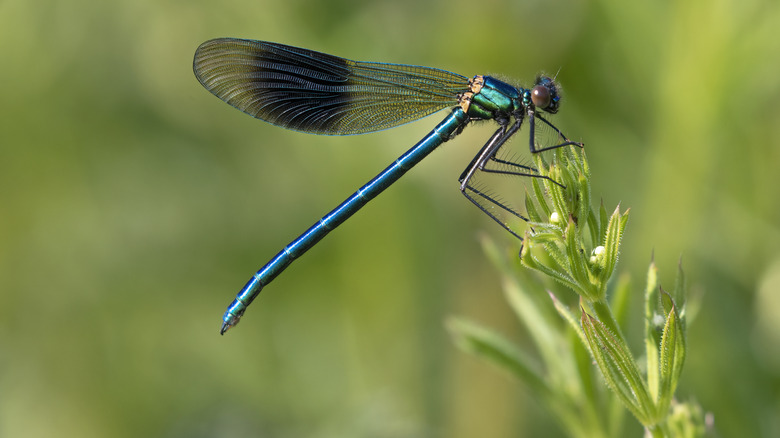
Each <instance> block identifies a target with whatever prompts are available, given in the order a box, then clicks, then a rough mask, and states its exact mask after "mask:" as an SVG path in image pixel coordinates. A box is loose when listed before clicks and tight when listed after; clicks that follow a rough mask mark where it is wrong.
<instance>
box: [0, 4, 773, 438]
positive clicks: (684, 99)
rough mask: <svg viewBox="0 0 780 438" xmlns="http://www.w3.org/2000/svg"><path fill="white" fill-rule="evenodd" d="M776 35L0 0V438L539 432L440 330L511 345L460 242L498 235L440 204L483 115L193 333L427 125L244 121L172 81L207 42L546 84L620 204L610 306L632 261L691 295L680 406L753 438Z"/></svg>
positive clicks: (689, 14) (521, 12)
mask: <svg viewBox="0 0 780 438" xmlns="http://www.w3.org/2000/svg"><path fill="white" fill-rule="evenodd" d="M778 29H780V3H779V2H776V1H771V0H763V1H762V0H739V1H737V0H715V1H712V0H706V1H705V0H688V1H657V2H627V1H624V0H602V1H595V2H586V1H576V0H570V1H533V0H528V1H501V0H495V1H491V0H482V1H480V2H473V1H472V2H469V1H464V0H448V1H430V2H421V1H419V0H415V1H409V0H397V1H392V2H390V1H388V2H374V1H365V0H335V1H328V2H312V1H304V0H286V1H283V2H270V1H268V0H252V1H247V0H225V1H222V2H205V1H192V2H187V1H170V0H162V1H160V0H156V1H151V0H119V1H112V2H96V1H85V0H72V1H70V2H55V1H37V2H32V1H27V0H6V1H3V2H0V36H1V38H0V53H1V54H2V67H0V84H2V91H0V187H1V188H0V211H1V213H0V290H1V291H2V293H0V436H1V437H51V436H56V437H139V436H149V437H238V436H242V437H243V436H268V437H453V438H456V437H474V436H484V437H509V436H512V437H517V436H529V437H530V436H559V435H560V433H561V432H560V429H559V428H558V427H557V425H556V424H555V422H554V420H553V419H552V418H551V417H550V416H549V415H548V414H547V413H546V412H545V411H544V410H543V409H542V408H541V407H540V406H538V404H537V402H536V401H535V400H533V398H532V397H530V396H529V395H528V393H527V390H526V388H524V387H523V386H522V385H520V384H517V383H515V382H513V381H512V380H511V379H509V378H508V377H507V376H506V375H504V374H502V373H501V372H499V371H497V370H495V369H493V368H492V367H489V366H486V365H485V364H484V363H482V362H480V361H479V360H477V359H475V358H473V357H470V356H467V355H465V354H463V353H461V352H460V351H458V350H457V349H456V348H455V347H454V346H453V345H452V343H451V341H450V339H449V336H448V334H447V332H446V330H445V329H444V327H443V322H444V320H445V319H446V318H447V317H448V316H450V315H462V316H466V317H469V318H471V319H474V320H477V321H481V322H483V323H485V324H486V325H489V326H491V327H496V328H498V329H500V330H502V331H504V332H505V333H507V334H509V335H510V336H511V337H513V339H515V340H517V341H518V342H520V343H523V342H524V338H523V336H524V335H523V333H522V330H520V325H519V323H518V322H517V321H516V320H514V318H513V316H512V313H511V311H510V310H508V308H507V306H506V304H505V303H504V299H503V296H502V293H501V291H500V282H499V280H498V279H497V278H496V277H497V272H496V270H495V269H494V268H493V267H492V266H491V265H490V263H488V262H487V260H486V259H485V257H484V255H483V254H482V252H481V249H480V247H479V244H478V240H477V236H478V235H479V233H483V232H487V233H489V234H491V235H493V236H494V237H495V238H496V239H499V241H500V242H504V244H505V245H506V247H507V249H508V250H511V251H517V249H518V245H517V242H516V241H513V240H512V239H511V238H510V236H508V235H506V234H505V233H503V232H502V231H501V230H500V229H498V227H497V226H495V225H494V224H493V223H491V222H490V220H489V219H488V218H486V217H485V216H484V215H482V214H481V213H480V212H479V211H478V210H477V209H475V208H474V207H473V206H471V205H470V204H469V203H468V202H466V201H465V200H464V199H463V198H462V196H461V194H460V193H459V192H458V188H457V177H458V175H459V174H460V172H461V170H462V169H463V167H464V166H465V164H467V163H468V161H469V160H470V158H471V157H472V155H473V154H474V152H475V150H476V148H478V147H479V146H481V145H482V144H483V142H484V141H485V139H486V138H487V137H488V136H489V135H490V133H492V131H493V129H494V128H493V127H492V126H491V125H489V124H483V125H481V126H473V127H470V128H469V129H467V130H466V132H465V133H464V134H463V135H462V136H460V137H458V139H456V140H455V141H452V142H450V143H448V144H446V145H445V147H443V148H442V150H440V151H437V152H436V153H434V154H432V156H431V157H430V158H428V159H426V160H425V161H424V162H423V163H422V164H420V165H419V167H418V168H416V169H414V170H413V171H412V172H410V173H409V174H408V175H407V176H406V177H404V178H403V179H402V180H401V181H399V182H398V183H397V184H396V185H395V186H393V187H392V188H391V189H390V190H388V191H387V192H386V193H385V194H383V195H382V196H380V197H379V198H377V200H375V201H374V202H372V204H371V205H370V206H369V207H368V208H366V209H365V210H364V211H361V212H360V213H359V214H358V215H357V216H356V217H354V218H352V219H351V220H350V221H349V222H347V224H345V226H344V227H343V228H341V229H339V230H338V231H336V232H334V233H333V234H332V236H331V237H329V238H327V239H325V240H324V241H323V242H321V243H320V244H319V245H318V246H317V247H316V248H315V249H314V250H312V251H311V252H310V253H309V254H308V255H307V256H306V257H304V258H302V259H300V260H299V261H298V262H297V263H296V264H295V265H294V266H293V267H291V268H290V269H289V270H288V271H287V272H285V274H284V275H282V276H281V277H280V278H278V279H277V280H276V282H274V284H273V285H272V287H269V288H268V290H267V291H265V292H264V293H263V294H262V296H261V297H260V298H259V300H258V301H257V302H256V304H255V305H254V306H253V307H252V308H251V310H250V311H249V313H248V314H247V316H246V317H245V318H244V320H243V322H242V324H241V325H240V326H239V327H238V328H237V329H234V330H233V331H231V332H230V333H229V334H228V335H227V336H224V337H220V336H219V335H218V329H219V324H220V317H221V315H222V312H223V311H224V309H225V307H226V305H227V304H228V303H229V302H230V300H232V299H233V297H234V294H235V292H237V290H238V289H239V288H240V287H241V286H242V285H243V284H244V282H245V281H246V280H247V279H248V278H249V276H250V275H251V274H252V273H253V272H254V271H255V270H256V269H257V268H259V267H260V266H261V265H262V264H263V263H265V262H266V260H267V259H268V258H269V257H270V256H272V255H273V254H275V253H276V252H277V251H278V250H279V249H281V248H282V246H283V245H285V244H286V243H287V242H288V241H289V240H290V239H292V238H293V237H295V236H297V235H298V233H300V232H301V231H303V230H304V229H305V228H307V227H308V226H309V225H311V224H312V223H314V221H315V220H316V219H317V218H319V217H320V216H321V215H322V214H323V213H325V212H327V211H328V210H329V209H330V208H332V207H333V206H335V205H336V204H337V203H338V202H341V201H342V200H343V199H344V198H345V197H346V196H347V195H349V194H351V193H352V192H353V190H354V189H356V188H357V187H358V186H359V185H361V184H363V183H364V182H365V181H367V180H368V179H369V178H371V177H372V176H373V175H374V174H376V173H377V172H378V171H379V170H381V169H383V168H384V167H385V166H386V165H387V164H388V163H390V162H391V161H392V160H394V159H395V158H396V157H397V156H398V155H400V154H401V153H402V152H403V151H405V150H406V149H407V148H408V147H409V146H411V145H412V144H414V143H415V142H416V141H417V140H418V139H419V138H420V137H421V136H422V135H424V134H425V133H427V132H428V131H429V130H430V129H431V128H432V127H433V125H435V124H436V123H438V121H439V120H440V119H441V118H443V117H444V113H441V114H438V115H435V116H432V117H430V118H428V119H425V120H423V121H420V122H418V123H415V124H410V125H406V126H404V127H400V128H396V129H393V130H389V131H383V132H381V133H376V134H371V135H363V136H352V137H321V136H312V135H305V134H300V133H295V132H291V131H286V130H283V129H280V128H276V127H273V126H271V125H268V124H265V123H262V122H258V121H256V120H254V119H252V118H250V117H248V116H246V115H244V114H241V113H240V112H238V111H236V110H235V109H233V108H231V107H229V106H228V105H226V104H224V103H222V102H220V101H219V100H217V99H216V98H214V97H213V96H212V95H210V94H209V93H208V92H207V91H206V90H204V89H203V88H202V87H201V86H200V85H199V84H198V82H197V80H196V79H195V77H194V76H193V73H192V67H191V63H192V56H193V54H194V51H195V48H196V47H197V46H198V45H199V44H200V43H201V42H203V41H205V40H207V39H210V38H214V37H220V36H235V37H246V38H255V39H265V40H269V41H278V42H282V43H286V44H292V45H298V46H301V47H307V48H311V49H315V50H321V51H324V52H328V53H333V54H336V55H340V56H344V57H348V58H352V59H360V60H375V61H384V62H398V63H408V64H422V65H429V66H433V67H439V68H444V69H447V70H451V71H455V72H458V73H461V74H463V75H466V76H471V75H474V74H491V73H492V74H500V75H505V77H514V78H516V79H517V80H518V81H520V82H521V83H523V84H526V85H527V84H529V83H530V81H532V80H533V77H534V76H535V75H536V73H537V72H539V71H547V72H548V73H553V74H554V73H555V72H557V71H559V70H560V73H559V75H558V79H559V81H560V82H561V83H562V84H563V86H564V91H565V100H564V102H563V107H562V110H561V112H560V114H559V115H558V116H557V117H556V118H555V122H556V124H557V125H558V126H559V127H561V129H562V130H563V131H564V132H565V133H567V135H568V136H569V137H571V138H573V139H575V140H582V141H584V142H586V147H587V153H588V157H589V159H590V163H591V167H592V171H593V175H594V176H593V178H594V184H595V186H594V189H593V197H594V199H595V200H596V201H598V199H599V198H602V199H603V200H604V202H605V203H606V204H607V206H608V208H609V209H612V208H614V206H615V205H616V204H617V203H618V202H619V203H621V205H622V206H623V207H630V208H631V219H630V222H629V225H628V229H627V233H626V236H625V239H624V240H625V244H624V247H623V253H622V257H621V264H620V266H619V270H620V271H624V272H629V273H631V274H632V276H633V278H634V283H635V289H636V293H637V300H636V303H635V305H636V306H639V305H640V304H639V302H640V299H639V297H640V296H641V288H642V286H641V285H642V283H643V281H644V274H645V272H646V269H647V263H648V262H649V260H650V258H651V255H652V254H653V253H654V254H655V260H656V261H657V263H658V265H659V267H660V269H661V276H662V281H663V283H664V284H667V285H669V286H671V284H672V282H673V279H674V273H675V269H676V264H677V262H678V259H679V258H680V257H681V255H682V257H683V261H684V266H685V268H686V272H687V274H688V278H689V280H690V284H691V287H692V289H693V290H694V291H699V292H701V293H703V295H704V302H703V306H702V308H701V310H700V313H699V316H698V318H697V319H696V321H695V322H694V324H693V326H692V327H691V329H690V331H689V339H688V343H689V356H688V361H687V363H686V368H685V371H684V374H683V377H682V386H681V387H680V388H679V390H678V396H679V397H681V398H682V399H684V400H689V399H695V400H697V401H698V402H699V403H701V405H702V406H703V408H704V409H705V410H707V411H710V412H712V413H713V414H714V416H715V424H716V427H717V429H718V430H719V432H720V433H721V434H722V436H766V437H770V436H780V420H778V418H779V417H780V397H779V396H778V394H779V393H780V348H778V345H780V229H779V226H780V202H778V198H779V195H778V187H780V172H779V171H778V163H780V147H779V146H780V141H779V140H778V138H780V105H778V104H777V102H778V100H779V99H780V79H779V78H780V69H779V68H778V67H780V31H779V30H778ZM516 143H518V144H519V143H520V142H516ZM515 184H517V185H516V187H517V188H518V190H521V189H520V187H522V186H521V185H519V183H518V182H515ZM639 312H640V311H639V307H637V308H636V313H635V314H636V315H637V316H636V321H635V325H636V327H637V328H641V326H642V325H641V324H642V322H641V318H640V316H639V315H640V313H639ZM636 340H637V342H638V337H637V338H636ZM637 347H639V345H637ZM636 351H641V350H640V349H639V348H637V350H636ZM632 421H633V420H632ZM632 431H633V432H636V433H635V435H634V436H639V434H641V432H640V431H639V430H638V429H632Z"/></svg>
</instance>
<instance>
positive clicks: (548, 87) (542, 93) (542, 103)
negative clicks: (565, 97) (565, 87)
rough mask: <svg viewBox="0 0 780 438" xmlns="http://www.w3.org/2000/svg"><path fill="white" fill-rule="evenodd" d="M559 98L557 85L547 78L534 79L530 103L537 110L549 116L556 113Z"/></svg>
mask: <svg viewBox="0 0 780 438" xmlns="http://www.w3.org/2000/svg"><path fill="white" fill-rule="evenodd" d="M560 101H561V96H560V95H559V94H558V85H557V84H556V83H555V81H553V80H552V79H550V78H549V77H547V76H539V77H538V78H536V82H535V83H534V88H533V89H531V102H533V103H534V106H535V107H536V108H538V109H541V110H544V111H547V112H548V113H550V114H555V113H557V112H558V105H559V103H560Z"/></svg>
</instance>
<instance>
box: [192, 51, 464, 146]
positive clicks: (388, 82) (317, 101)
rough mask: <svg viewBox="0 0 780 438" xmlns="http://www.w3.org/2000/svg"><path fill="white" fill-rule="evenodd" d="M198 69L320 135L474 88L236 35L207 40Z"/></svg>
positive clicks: (376, 122) (238, 100) (248, 104)
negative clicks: (238, 37)
mask: <svg viewBox="0 0 780 438" xmlns="http://www.w3.org/2000/svg"><path fill="white" fill-rule="evenodd" d="M193 70H194V71H195V76H197V78H198V80H199V81H200V83H201V84H203V86H204V87H206V89H207V90H209V91H211V92H212V93H214V95H215V96H217V97H219V98H220V99H222V100H224V101H225V102H227V103H229V104H230V105H232V106H234V107H236V108H238V109H240V110H241V111H243V112H245V113H247V114H249V115H250V116H253V117H256V118H258V119H262V120H265V121H266V122H270V123H273V124H274V125H278V126H282V127H284V128H288V129H294V130H296V131H303V132H311V133H315V134H329V135H347V134H360V133H365V132H373V131H379V130H381V129H386V128H390V127H393V126H398V125H401V124H403V123H407V122H410V121H413V120H417V119H419V118H421V117H424V116H427V115H429V114H432V113H434V112H436V111H439V110H441V109H444V108H447V107H450V106H454V105H456V104H457V98H458V94H459V93H463V92H465V91H468V78H466V77H464V76H461V75H458V74H455V73H450V72H448V71H445V70H439V69H435V68H429V67H420V66H414V65H402V64H382V63H375V62H356V61H350V60H348V59H344V58H339V57H337V56H333V55H328V54H325V53H320V52H315V51H312V50H306V49H301V48H298V47H292V46H286V45H283V44H277V43H269V42H263V41H253V40H242V39H234V38H219V39H214V40H211V41H206V42H205V43H203V44H201V45H200V47H198V50H197V51H196V52H195V60H194V62H193Z"/></svg>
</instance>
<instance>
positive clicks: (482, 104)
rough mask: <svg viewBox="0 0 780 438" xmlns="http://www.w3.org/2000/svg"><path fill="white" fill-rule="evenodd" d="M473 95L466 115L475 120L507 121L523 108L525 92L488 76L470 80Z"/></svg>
mask: <svg viewBox="0 0 780 438" xmlns="http://www.w3.org/2000/svg"><path fill="white" fill-rule="evenodd" d="M471 90H472V92H473V94H472V95H471V96H470V97H471V99H470V100H471V102H470V104H469V106H468V110H467V113H468V115H469V116H470V117H472V118H476V119H484V120H493V119H508V118H509V117H510V116H511V115H512V114H513V113H514V112H515V111H517V110H518V109H520V108H522V107H523V102H522V101H523V94H524V92H525V91H526V90H524V89H522V88H520V89H517V88H515V87H513V86H511V85H509V84H507V83H505V82H502V81H499V80H497V79H495V78H492V77H490V76H476V77H475V78H474V79H472V80H471Z"/></svg>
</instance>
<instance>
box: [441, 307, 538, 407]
mask: <svg viewBox="0 0 780 438" xmlns="http://www.w3.org/2000/svg"><path fill="white" fill-rule="evenodd" d="M447 328H448V329H449V331H450V334H451V335H452V337H453V338H454V340H455V343H456V345H458V347H460V348H461V349H462V350H464V351H466V352H468V353H472V354H474V355H476V356H480V357H481V358H483V359H485V360H486V361H488V362H491V363H493V364H494V365H496V366H498V367H499V368H501V369H503V370H505V371H508V372H509V373H510V374H512V375H514V376H515V377H517V378H518V379H519V380H521V381H523V382H525V384H527V385H528V386H529V387H531V389H533V390H534V391H537V392H538V393H540V394H541V395H543V396H545V397H546V396H549V395H550V393H551V391H550V388H549V387H548V386H547V383H546V382H545V381H544V379H543V378H542V375H541V373H540V372H539V371H538V370H537V368H538V367H537V365H535V364H534V363H533V361H532V360H531V359H530V357H529V356H528V355H527V354H525V353H524V352H523V351H521V350H519V349H517V348H515V347H514V346H513V345H512V344H511V343H509V342H508V341H507V340H506V339H504V338H503V337H502V336H500V335H498V334H496V333H494V332H492V331H490V330H488V329H486V328H484V327H481V326H479V325H477V324H475V323H473V322H470V321H466V320H463V319H458V318H450V319H449V320H448V321H447Z"/></svg>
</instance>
